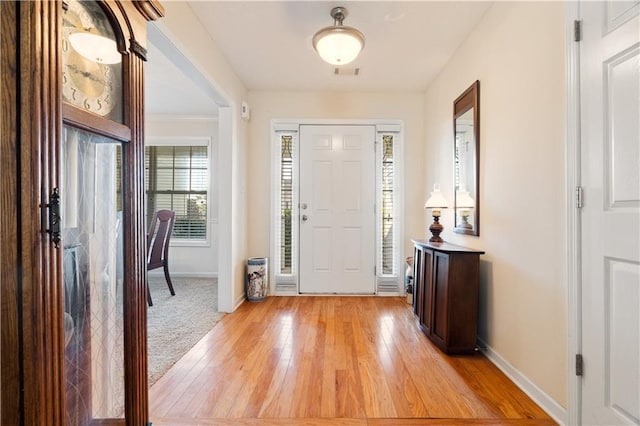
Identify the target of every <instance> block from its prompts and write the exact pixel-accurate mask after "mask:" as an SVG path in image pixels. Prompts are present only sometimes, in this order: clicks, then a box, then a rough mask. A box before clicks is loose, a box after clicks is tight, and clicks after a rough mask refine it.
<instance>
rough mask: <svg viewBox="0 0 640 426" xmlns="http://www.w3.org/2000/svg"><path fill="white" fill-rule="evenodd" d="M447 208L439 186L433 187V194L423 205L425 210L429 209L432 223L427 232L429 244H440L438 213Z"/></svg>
mask: <svg viewBox="0 0 640 426" xmlns="http://www.w3.org/2000/svg"><path fill="white" fill-rule="evenodd" d="M448 207H449V203H447V200H446V199H445V198H444V196H443V195H442V193H441V192H440V185H439V184H437V183H436V184H434V185H433V192H432V193H431V197H429V199H428V200H427V202H426V203H424V208H425V209H431V215H432V216H433V223H432V224H431V226H429V231H431V238H429V242H431V243H441V242H442V238H440V233H441V232H442V229H443V227H442V225H441V224H440V211H441V210H442V209H446V208H448Z"/></svg>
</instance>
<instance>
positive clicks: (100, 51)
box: [69, 31, 122, 65]
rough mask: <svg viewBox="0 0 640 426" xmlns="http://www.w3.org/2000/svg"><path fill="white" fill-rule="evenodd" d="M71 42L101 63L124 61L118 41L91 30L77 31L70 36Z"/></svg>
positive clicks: (79, 50) (83, 52)
mask: <svg viewBox="0 0 640 426" xmlns="http://www.w3.org/2000/svg"><path fill="white" fill-rule="evenodd" d="M69 43H71V46H72V47H73V48H74V49H75V50H76V51H77V52H78V53H79V54H81V55H82V56H84V57H85V58H87V59H90V60H92V61H94V62H98V63H100V64H108V65H109V64H117V63H120V62H121V61H122V55H121V54H120V52H118V47H117V46H116V42H115V41H113V40H111V39H108V38H106V37H103V36H100V35H97V34H91V33H90V32H82V31H79V32H76V33H73V34H71V35H70V36H69Z"/></svg>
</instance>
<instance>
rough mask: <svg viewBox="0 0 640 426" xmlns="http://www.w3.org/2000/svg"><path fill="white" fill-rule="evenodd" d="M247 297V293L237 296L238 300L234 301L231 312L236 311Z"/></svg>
mask: <svg viewBox="0 0 640 426" xmlns="http://www.w3.org/2000/svg"><path fill="white" fill-rule="evenodd" d="M246 299H247V296H246V294H245V293H242V294H241V295H240V296H239V297H238V298H236V300H235V301H234V302H233V310H232V311H231V312H235V310H236V309H238V308H239V307H240V305H242V304H243V303H244V301H245V300H246Z"/></svg>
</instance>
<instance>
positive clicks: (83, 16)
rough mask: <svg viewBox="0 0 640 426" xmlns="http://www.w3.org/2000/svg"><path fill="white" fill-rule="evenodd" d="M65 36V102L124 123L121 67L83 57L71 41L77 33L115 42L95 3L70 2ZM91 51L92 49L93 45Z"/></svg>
mask: <svg viewBox="0 0 640 426" xmlns="http://www.w3.org/2000/svg"><path fill="white" fill-rule="evenodd" d="M62 33H63V34H62V65H63V67H62V96H63V99H64V100H65V101H66V102H68V103H70V104H72V105H74V106H76V107H78V108H81V109H83V110H85V111H89V112H91V113H94V114H97V115H100V116H103V117H107V118H109V119H112V120H114V121H118V122H122V65H121V64H120V63H115V64H107V63H101V62H98V61H97V60H93V59H91V58H89V57H87V56H84V55H83V54H81V53H80V52H79V51H78V50H77V49H76V47H78V46H77V45H76V47H74V45H73V44H72V43H71V40H70V39H71V35H72V34H74V33H87V34H92V35H95V36H101V37H104V38H107V39H110V40H115V35H114V33H113V30H112V29H111V25H110V23H109V21H108V19H107V17H106V15H105V14H104V12H103V11H102V9H101V8H100V6H99V5H98V4H96V3H95V2H85V1H77V0H70V1H69V2H68V8H67V10H66V11H65V12H64V14H63V29H62ZM88 48H89V50H91V48H92V46H91V44H89V45H88ZM83 52H84V50H83Z"/></svg>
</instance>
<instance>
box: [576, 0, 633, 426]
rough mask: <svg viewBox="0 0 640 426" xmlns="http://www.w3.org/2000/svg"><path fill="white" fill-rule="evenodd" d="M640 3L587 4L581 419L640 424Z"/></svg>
mask: <svg viewBox="0 0 640 426" xmlns="http://www.w3.org/2000/svg"><path fill="white" fill-rule="evenodd" d="M639 11H640V2H638V1H636V2H628V1H627V2H613V1H612V2H588V1H587V2H582V3H581V4H580V14H581V16H582V20H583V23H582V28H583V40H582V41H581V42H580V57H581V65H580V76H581V82H580V84H581V94H580V98H581V114H582V116H581V146H582V153H581V161H582V166H581V170H582V183H583V188H584V207H583V209H582V265H583V266H582V345H583V358H584V375H583V380H582V384H583V386H582V421H583V423H584V424H598V425H605V424H606V425H621V424H640V313H639V312H640V214H639V212H640V125H639V122H640V20H639V15H638V13H639Z"/></svg>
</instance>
